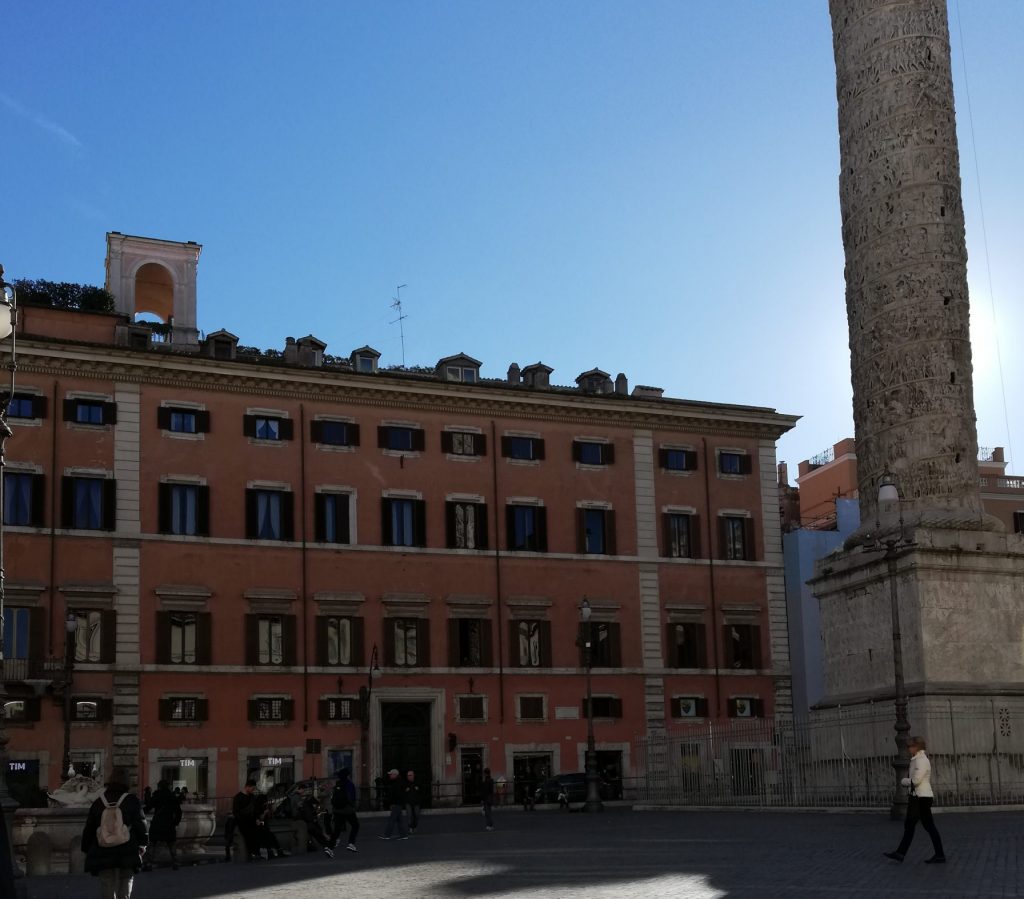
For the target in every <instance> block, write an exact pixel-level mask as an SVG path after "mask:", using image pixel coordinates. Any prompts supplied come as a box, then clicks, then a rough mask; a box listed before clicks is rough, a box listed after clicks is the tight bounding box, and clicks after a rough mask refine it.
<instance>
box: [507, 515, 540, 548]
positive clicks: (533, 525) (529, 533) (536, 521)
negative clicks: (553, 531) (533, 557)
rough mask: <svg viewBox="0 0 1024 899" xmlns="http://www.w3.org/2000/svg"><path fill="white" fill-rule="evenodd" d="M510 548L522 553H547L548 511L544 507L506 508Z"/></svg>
mask: <svg viewBox="0 0 1024 899" xmlns="http://www.w3.org/2000/svg"><path fill="white" fill-rule="evenodd" d="M505 513H506V524H507V527H508V548H509V549H510V550H518V551H522V552H538V553H542V552H547V549H548V537H547V510H546V509H545V508H544V507H543V506H526V505H523V506H519V505H511V506H506V507H505Z"/></svg>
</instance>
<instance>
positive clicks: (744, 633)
mask: <svg viewBox="0 0 1024 899" xmlns="http://www.w3.org/2000/svg"><path fill="white" fill-rule="evenodd" d="M723 631H724V634H723V641H724V643H725V667H726V668H750V669H754V668H760V667H761V628H760V627H759V626H758V625H756V624H727V625H725V627H724V628H723Z"/></svg>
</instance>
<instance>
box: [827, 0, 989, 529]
mask: <svg viewBox="0 0 1024 899" xmlns="http://www.w3.org/2000/svg"><path fill="white" fill-rule="evenodd" d="M829 6H830V11H831V15H832V32H833V43H834V49H835V59H836V83H837V91H836V92H837V97H838V101H839V144H840V159H841V171H840V177H839V192H840V205H841V209H842V220H843V246H844V249H845V251H846V308H847V318H848V322H849V329H850V355H851V368H852V378H853V396H854V401H853V406H854V410H853V411H854V426H855V432H856V441H857V460H858V473H859V474H858V477H859V485H858V486H859V489H860V501H861V507H862V516H861V517H862V520H863V521H864V522H866V523H870V522H873V521H874V519H875V515H876V504H877V501H876V497H877V490H878V488H877V483H878V478H879V477H880V476H881V474H882V473H883V472H886V471H889V472H892V473H894V474H895V475H896V477H897V480H898V482H899V484H900V487H901V489H902V492H903V494H904V497H905V504H904V515H905V516H906V518H907V519H908V521H909V522H911V523H914V522H917V521H926V522H928V523H931V524H937V525H939V526H941V525H942V524H943V523H944V522H945V523H948V524H950V525H951V526H957V527H972V526H973V527H982V526H990V523H989V522H988V521H986V519H985V516H984V515H983V513H982V511H981V501H980V498H979V495H978V469H977V433H976V430H975V418H974V397H973V387H972V364H971V345H970V334H969V305H968V295H967V250H966V244H965V240H964V216H963V208H962V201H961V195H960V161H959V153H958V150H957V140H956V121H955V113H954V106H953V84H952V78H951V76H950V57H949V33H948V26H947V19H946V4H945V2H944V0H902V2H900V0H895V2H893V0H887V2H883V0H830V4H829Z"/></svg>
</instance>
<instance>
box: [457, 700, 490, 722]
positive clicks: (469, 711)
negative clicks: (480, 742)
mask: <svg viewBox="0 0 1024 899" xmlns="http://www.w3.org/2000/svg"><path fill="white" fill-rule="evenodd" d="M458 701H459V711H458V718H459V720H460V721H483V720H484V698H483V696H460V697H459V700H458Z"/></svg>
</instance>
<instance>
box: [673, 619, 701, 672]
mask: <svg viewBox="0 0 1024 899" xmlns="http://www.w3.org/2000/svg"><path fill="white" fill-rule="evenodd" d="M668 663H669V665H670V666H671V667H673V668H706V667H707V664H708V663H707V637H706V634H705V629H704V625H703V624H701V623H699V622H697V621H686V622H682V623H679V624H670V625H669V626H668Z"/></svg>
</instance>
